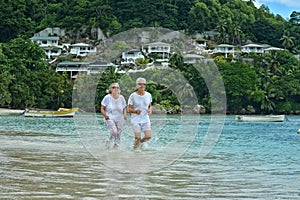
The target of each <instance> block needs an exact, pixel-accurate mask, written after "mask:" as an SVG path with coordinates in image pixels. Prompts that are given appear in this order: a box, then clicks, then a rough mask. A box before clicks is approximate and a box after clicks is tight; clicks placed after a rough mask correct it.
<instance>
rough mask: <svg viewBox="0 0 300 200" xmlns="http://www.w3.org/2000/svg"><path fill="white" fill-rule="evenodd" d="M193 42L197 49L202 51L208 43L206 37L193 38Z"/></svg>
mask: <svg viewBox="0 0 300 200" xmlns="http://www.w3.org/2000/svg"><path fill="white" fill-rule="evenodd" d="M192 43H193V46H194V47H195V49H196V51H199V52H200V53H201V52H203V51H204V50H205V49H206V47H207V43H206V40H205V39H195V40H193V42H192Z"/></svg>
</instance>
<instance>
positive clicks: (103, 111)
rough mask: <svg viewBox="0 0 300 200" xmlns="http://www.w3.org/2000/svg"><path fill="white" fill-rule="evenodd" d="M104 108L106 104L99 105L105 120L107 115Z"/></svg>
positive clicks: (107, 117) (107, 118)
mask: <svg viewBox="0 0 300 200" xmlns="http://www.w3.org/2000/svg"><path fill="white" fill-rule="evenodd" d="M105 108H106V106H103V105H101V109H100V111H101V113H102V115H103V116H104V118H105V120H109V116H107V115H106V112H105Z"/></svg>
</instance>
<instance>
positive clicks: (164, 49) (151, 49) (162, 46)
mask: <svg viewBox="0 0 300 200" xmlns="http://www.w3.org/2000/svg"><path fill="white" fill-rule="evenodd" d="M142 51H143V52H144V53H145V54H146V55H148V54H150V53H156V54H157V55H158V56H159V58H158V59H156V61H158V62H168V61H169V58H170V55H171V54H170V52H171V45H170V44H167V43H163V42H154V43H149V44H145V45H143V46H142Z"/></svg>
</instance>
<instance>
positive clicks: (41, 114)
mask: <svg viewBox="0 0 300 200" xmlns="http://www.w3.org/2000/svg"><path fill="white" fill-rule="evenodd" d="M77 111H78V108H72V109H68V108H59V109H58V110H57V111H35V110H34V111H30V110H29V111H26V112H24V116H25V117H36V118H72V117H74V116H75V113H76V112H77Z"/></svg>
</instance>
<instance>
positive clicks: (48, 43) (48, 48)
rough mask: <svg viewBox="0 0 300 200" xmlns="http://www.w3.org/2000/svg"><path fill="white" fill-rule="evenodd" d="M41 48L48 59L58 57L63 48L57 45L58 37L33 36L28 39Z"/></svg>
mask: <svg viewBox="0 0 300 200" xmlns="http://www.w3.org/2000/svg"><path fill="white" fill-rule="evenodd" d="M30 40H31V41H32V42H36V43H37V44H39V46H40V47H42V48H43V49H44V51H45V53H46V55H47V57H48V58H51V57H57V56H60V55H61V54H62V52H63V47H62V46H59V45H58V41H59V37H57V36H33V37H31V38H30Z"/></svg>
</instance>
